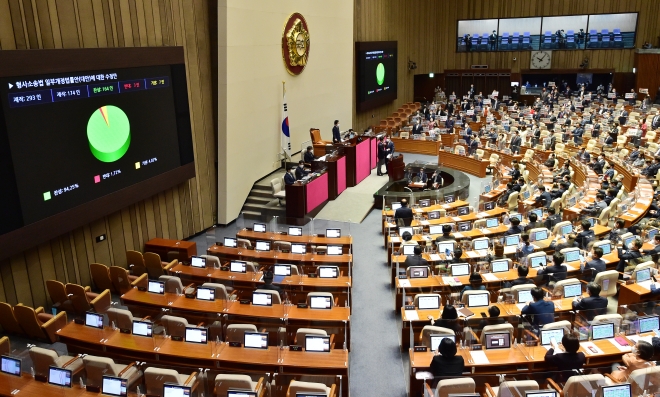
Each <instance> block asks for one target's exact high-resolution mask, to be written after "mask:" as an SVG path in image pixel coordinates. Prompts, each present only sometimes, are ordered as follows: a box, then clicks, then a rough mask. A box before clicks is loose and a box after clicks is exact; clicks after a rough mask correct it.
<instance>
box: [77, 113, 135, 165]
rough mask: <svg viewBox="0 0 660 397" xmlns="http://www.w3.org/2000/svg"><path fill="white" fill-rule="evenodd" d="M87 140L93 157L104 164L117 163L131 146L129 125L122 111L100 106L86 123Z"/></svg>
mask: <svg viewBox="0 0 660 397" xmlns="http://www.w3.org/2000/svg"><path fill="white" fill-rule="evenodd" d="M87 140H88V141H89V149H90V150H91V151H92V154H93V155H94V157H96V158H97V159H98V160H100V161H103V162H104V163H111V162H113V161H117V160H119V159H120V158H122V156H123V155H124V154H126V151H127V150H128V147H129V146H130V145H131V123H130V122H129V121H128V117H127V116H126V113H124V111H123V110H121V109H119V108H118V107H116V106H112V105H108V106H102V107H100V108H98V109H96V110H95V111H94V113H92V116H91V117H90V118H89V121H88V122H87Z"/></svg>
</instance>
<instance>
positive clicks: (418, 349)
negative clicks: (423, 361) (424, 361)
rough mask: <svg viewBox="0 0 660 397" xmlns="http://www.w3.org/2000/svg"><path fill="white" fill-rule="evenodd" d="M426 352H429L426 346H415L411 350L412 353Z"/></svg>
mask: <svg viewBox="0 0 660 397" xmlns="http://www.w3.org/2000/svg"><path fill="white" fill-rule="evenodd" d="M428 350H429V348H428V347H426V346H415V347H414V348H413V351H414V352H420V353H421V352H426V351H428Z"/></svg>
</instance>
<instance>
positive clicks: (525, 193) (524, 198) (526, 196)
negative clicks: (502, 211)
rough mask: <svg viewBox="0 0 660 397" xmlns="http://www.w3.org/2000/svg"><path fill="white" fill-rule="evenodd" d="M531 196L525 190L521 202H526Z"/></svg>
mask: <svg viewBox="0 0 660 397" xmlns="http://www.w3.org/2000/svg"><path fill="white" fill-rule="evenodd" d="M531 194H532V193H530V191H529V190H525V191H524V192H523V200H527V199H528V198H529V196H530V195H531Z"/></svg>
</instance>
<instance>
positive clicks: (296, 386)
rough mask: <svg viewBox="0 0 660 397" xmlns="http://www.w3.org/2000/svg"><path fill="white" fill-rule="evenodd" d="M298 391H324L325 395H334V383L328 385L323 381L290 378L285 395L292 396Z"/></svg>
mask: <svg viewBox="0 0 660 397" xmlns="http://www.w3.org/2000/svg"><path fill="white" fill-rule="evenodd" d="M300 392H312V393H325V394H326V395H327V396H334V394H335V385H332V387H328V386H326V385H325V384H323V383H312V382H301V381H297V380H292V381H291V383H289V389H288V390H287V392H286V395H287V397H294V396H295V395H296V393H300Z"/></svg>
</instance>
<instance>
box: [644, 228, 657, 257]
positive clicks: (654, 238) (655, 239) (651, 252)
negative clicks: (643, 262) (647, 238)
mask: <svg viewBox="0 0 660 397" xmlns="http://www.w3.org/2000/svg"><path fill="white" fill-rule="evenodd" d="M653 243H654V244H655V247H653V249H651V250H643V251H642V253H643V254H644V255H654V256H657V255H660V233H658V234H656V235H655V236H653Z"/></svg>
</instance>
